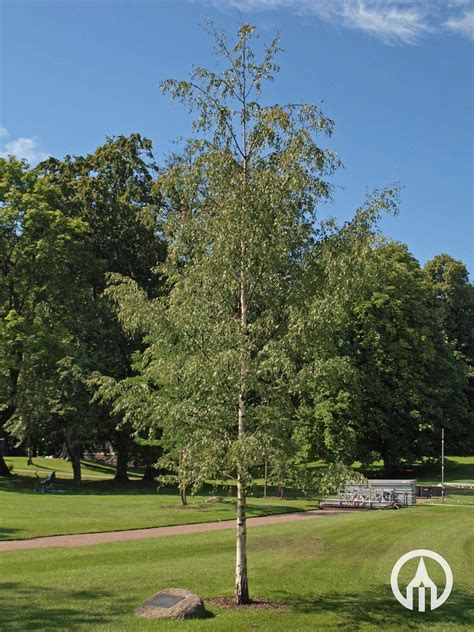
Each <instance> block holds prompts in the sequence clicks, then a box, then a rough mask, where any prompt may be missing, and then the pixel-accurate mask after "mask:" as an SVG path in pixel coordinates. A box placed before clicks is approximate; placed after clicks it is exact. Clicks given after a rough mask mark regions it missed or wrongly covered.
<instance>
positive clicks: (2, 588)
mask: <svg viewBox="0 0 474 632" xmlns="http://www.w3.org/2000/svg"><path fill="white" fill-rule="evenodd" d="M0 594H1V595H2V599H1V600H0V622H1V625H2V628H1V629H2V630H84V629H87V626H88V625H92V624H105V623H107V622H108V621H110V617H109V616H108V615H107V614H104V609H103V607H101V606H103V600H104V599H106V600H107V601H108V602H110V603H111V602H112V601H113V605H114V609H113V611H114V615H116V614H117V613H118V614H123V615H127V614H129V613H130V612H131V611H132V610H133V608H134V607H135V605H136V604H135V603H133V602H132V600H131V598H124V597H120V596H118V595H117V594H115V593H110V592H107V591H100V590H94V591H92V590H68V591H66V590H61V589H60V588H44V587H40V588H33V587H31V586H25V585H22V584H20V583H15V582H8V583H0ZM9 595H12V597H13V598H8V597H9ZM65 602H67V604H68V606H67V607H64V606H61V605H55V604H56V603H59V604H61V603H65ZM85 602H89V605H87V603H85ZM93 602H95V603H96V605H95V604H94V607H93V608H92V609H91V607H90V603H93ZM81 606H82V607H81ZM3 626H5V627H3Z"/></svg>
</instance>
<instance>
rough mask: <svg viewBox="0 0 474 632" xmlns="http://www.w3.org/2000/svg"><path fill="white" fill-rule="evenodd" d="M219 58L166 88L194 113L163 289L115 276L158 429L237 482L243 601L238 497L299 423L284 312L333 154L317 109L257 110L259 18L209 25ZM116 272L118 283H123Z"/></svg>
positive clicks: (172, 189)
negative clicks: (231, 32)
mask: <svg viewBox="0 0 474 632" xmlns="http://www.w3.org/2000/svg"><path fill="white" fill-rule="evenodd" d="M214 35H215V38H216V49H217V53H218V54H219V56H220V60H221V62H222V64H223V66H222V68H221V69H220V70H219V71H214V70H208V69H204V68H196V69H195V70H194V72H193V74H192V77H191V79H190V80H189V81H174V80H170V81H166V82H164V84H163V89H164V91H165V92H168V93H170V94H171V95H172V96H173V97H174V98H177V99H179V100H180V101H182V102H183V103H185V104H187V105H188V106H189V108H190V110H191V111H192V112H194V113H196V115H197V117H196V119H195V121H194V128H195V130H196V137H195V138H193V139H191V140H190V141H189V142H188V144H187V145H186V148H185V150H184V151H183V154H182V155H179V156H174V157H173V158H172V160H171V162H170V164H169V166H168V168H167V169H166V171H165V172H164V173H163V174H162V175H161V177H160V178H159V187H160V192H161V194H162V195H163V198H164V200H165V204H164V213H163V217H162V230H163V233H164V236H165V238H166V240H167V242H168V247H169V251H168V257H167V262H166V265H165V266H163V268H162V271H163V274H165V275H166V277H167V279H168V291H169V292H168V294H167V295H166V296H165V297H163V298H161V299H159V300H156V301H155V302H154V303H152V304H149V303H148V302H147V300H146V297H145V295H144V294H143V293H140V291H139V289H138V288H137V286H136V284H133V283H132V282H130V281H125V280H123V279H122V280H121V279H119V278H117V277H116V278H115V281H116V285H115V286H114V287H112V289H111V294H112V295H113V297H114V298H115V300H116V301H117V303H118V307H119V315H120V318H121V320H122V322H123V323H124V325H125V327H126V328H128V329H129V330H132V331H136V330H141V331H142V333H144V334H145V335H146V336H147V340H148V341H149V342H150V343H151V344H150V347H149V349H148V351H147V352H146V354H145V364H144V368H143V371H144V372H145V373H147V374H148V375H149V376H150V380H149V382H152V383H153V388H155V389H156V390H157V397H156V402H157V407H158V409H157V411H156V415H155V419H156V422H155V425H156V426H158V427H160V428H162V429H163V428H164V430H165V432H166V429H167V428H172V427H173V426H174V425H177V426H179V427H180V428H183V429H185V433H183V435H186V436H187V441H186V446H191V445H194V446H199V450H200V455H199V458H198V459H197V461H196V469H197V470H198V473H197V474H196V475H198V476H199V472H200V473H201V475H202V476H203V477H204V476H215V475H216V474H217V475H219V476H234V477H235V478H236V481H237V543H236V577H235V581H236V584H235V591H236V600H237V603H239V604H243V603H247V602H248V601H249V588H248V574H247V545H246V492H247V489H248V486H249V484H250V481H251V470H252V467H253V466H254V465H255V464H256V463H259V462H260V461H261V456H262V450H263V448H264V447H265V448H268V446H269V443H271V444H272V446H273V447H274V453H281V454H283V453H284V452H285V451H286V449H287V446H288V443H289V441H288V437H289V436H290V435H291V432H292V427H293V423H294V417H293V401H292V398H291V393H290V392H289V389H288V382H289V374H290V373H291V371H292V364H291V362H290V360H289V359H288V355H287V353H286V340H287V336H288V319H289V315H290V313H291V311H292V309H294V308H295V306H296V305H299V304H300V303H301V301H302V300H303V297H304V273H303V269H304V262H305V259H306V258H307V257H308V256H309V254H310V252H311V248H312V245H313V239H314V230H313V226H314V221H315V209H316V204H317V202H318V201H320V200H322V199H325V198H327V197H328V196H329V194H330V185H329V184H328V182H327V177H328V176H329V175H330V174H331V173H332V172H333V170H334V168H335V167H336V166H337V164H338V160H337V157H336V156H335V155H334V154H333V153H332V152H331V151H329V150H326V149H324V148H323V145H321V144H319V142H318V141H317V138H318V137H320V136H327V135H330V134H331V132H332V129H333V123H332V121H330V120H329V119H327V118H326V117H325V116H324V115H323V113H322V112H321V110H320V109H319V107H317V106H313V105H305V104H290V105H286V106H284V105H264V104H263V102H262V100H261V96H260V95H261V90H262V88H263V84H264V82H266V81H271V80H272V79H273V74H274V73H275V72H276V71H277V70H278V66H277V64H276V62H275V59H274V58H275V54H276V53H277V51H278V40H277V39H275V40H274V41H273V42H272V43H271V44H270V46H269V47H268V48H266V49H265V51H264V54H263V59H262V61H257V59H256V56H255V52H254V50H253V48H252V46H251V41H252V39H253V38H254V37H255V29H254V27H253V26H251V25H248V24H245V25H242V26H241V27H240V29H239V32H238V38H237V41H236V42H235V44H233V45H230V44H229V43H228V42H227V40H226V38H225V37H224V35H223V34H222V33H221V32H214ZM120 281H122V282H120Z"/></svg>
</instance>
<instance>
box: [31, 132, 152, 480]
mask: <svg viewBox="0 0 474 632" xmlns="http://www.w3.org/2000/svg"><path fill="white" fill-rule="evenodd" d="M42 169H43V171H44V173H45V174H46V177H47V179H48V181H50V182H52V183H54V185H55V186H57V187H59V188H60V189H61V191H62V192H63V195H64V198H65V200H66V209H67V212H68V214H69V215H70V216H71V217H77V218H79V219H80V220H81V221H83V222H85V223H86V224H87V225H88V227H89V229H90V244H91V266H92V267H93V269H94V277H93V279H92V280H91V284H90V288H89V295H88V297H87V299H86V300H85V304H84V305H83V309H82V313H83V315H84V317H83V319H82V322H81V324H80V327H78V332H77V338H78V341H79V343H80V345H81V349H82V356H86V357H87V361H86V365H87V366H88V367H89V368H90V369H91V370H92V369H95V370H96V371H100V372H101V373H103V374H106V375H109V376H112V377H114V378H116V379H124V378H126V377H127V376H128V375H129V374H130V366H131V358H132V354H133V352H134V351H135V349H136V348H137V344H136V341H133V340H131V339H130V338H129V337H127V336H126V335H124V334H123V332H122V330H121V328H120V326H119V324H118V322H117V319H116V318H115V316H114V314H113V312H112V310H111V305H110V302H109V301H108V300H107V299H106V298H105V297H104V295H103V291H104V289H105V286H106V281H105V278H106V274H107V273H110V272H115V273H119V274H123V275H127V276H128V277H130V278H132V279H134V280H136V281H137V282H138V283H139V285H140V287H143V288H144V289H145V290H146V291H147V293H148V294H149V295H150V296H152V295H153V294H154V293H156V292H157V291H158V289H159V287H160V279H159V277H158V276H157V275H156V274H154V273H153V268H154V267H155V266H156V265H157V264H158V263H159V262H160V261H162V260H163V255H164V249H163V244H162V242H161V241H160V239H159V236H158V235H157V233H156V230H155V229H156V214H157V208H158V200H159V196H158V195H157V191H156V189H155V188H154V186H153V182H154V177H155V175H156V167H155V163H154V158H153V154H152V145H151V142H150V141H149V140H148V139H146V138H142V137H141V136H140V135H139V134H132V135H130V136H128V137H126V136H118V137H115V138H109V139H107V142H106V143H105V144H104V145H102V146H101V147H99V148H97V149H96V150H95V151H94V152H93V153H92V154H90V155H87V156H79V157H71V156H67V157H66V158H65V159H64V160H62V161H59V160H55V159H50V160H48V161H47V162H45V163H43V165H42ZM90 412H91V411H90V410H88V409H87V408H86V409H85V410H84V411H83V414H84V415H85V416H86V417H87V416H88V415H89V414H90ZM97 421H98V426H99V428H98V433H99V434H98V436H99V437H102V438H103V439H104V442H106V441H110V442H111V443H112V445H113V447H114V449H115V452H116V455H117V465H116V474H115V479H116V480H117V481H123V480H127V478H128V477H127V465H128V461H129V459H130V455H131V452H132V450H133V448H134V444H133V440H132V438H131V427H130V425H129V424H128V423H127V422H125V421H124V419H123V416H120V415H119V414H113V413H112V412H111V410H110V409H104V406H102V416H101V419H98V420H97ZM77 436H80V433H79V434H78V435H77Z"/></svg>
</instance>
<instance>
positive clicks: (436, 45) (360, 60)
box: [0, 0, 474, 273]
mask: <svg viewBox="0 0 474 632" xmlns="http://www.w3.org/2000/svg"><path fill="white" fill-rule="evenodd" d="M0 5H1V33H0V47H1V48H0V52H1V66H2V67H1V78H0V80H1V86H0V87H1V103H0V128H1V129H0V154H6V153H15V154H16V155H18V156H24V157H27V158H29V159H30V160H31V161H33V162H35V161H37V160H38V159H41V158H42V157H43V156H45V155H54V156H58V157H61V156H63V155H65V154H67V153H69V154H81V153H85V152H90V151H92V150H93V149H94V148H95V147H96V146H98V145H99V144H101V143H102V142H103V140H104V138H105V136H106V135H113V134H120V133H123V134H128V133H131V132H133V131H139V132H140V133H142V134H143V135H145V136H148V137H149V138H151V139H152V140H153V143H154V147H155V153H156V155H157V157H158V159H161V158H163V157H164V156H165V155H166V154H167V153H168V152H169V151H170V149H171V143H172V141H173V139H175V138H176V137H179V136H186V135H187V134H188V133H189V131H190V128H189V118H188V115H187V113H186V112H185V110H184V109H183V108H182V107H181V106H179V105H178V104H171V103H170V102H169V100H168V98H167V97H163V96H162V95H161V94H160V91H159V87H158V85H159V82H160V81H161V80H162V79H165V78H168V77H176V78H185V77H186V76H187V74H188V71H189V70H190V68H191V65H192V64H193V63H198V64H199V65H204V66H205V65H212V64H213V63H214V60H213V56H212V54H211V44H210V42H209V38H208V36H207V34H206V33H205V32H204V30H203V29H202V28H201V25H202V24H203V22H204V20H205V19H206V16H210V17H211V18H212V19H213V20H214V22H215V23H216V25H217V26H221V27H223V28H224V29H226V30H227V31H229V32H232V31H234V30H235V29H236V28H237V26H238V24H239V22H240V20H241V19H243V20H244V21H251V22H253V23H255V24H256V25H257V26H258V28H259V31H260V33H261V39H262V41H269V40H270V39H271V37H272V35H273V34H274V32H275V31H279V32H280V34H281V46H282V47H283V48H284V49H285V52H284V53H283V54H282V55H281V57H280V63H281V68H282V70H281V73H280V75H279V76H278V78H277V81H276V82H275V83H274V84H272V85H271V86H270V87H269V90H268V92H267V93H266V95H265V97H264V98H265V100H266V101H268V102H273V101H278V102H286V101H293V102H294V101H296V100H297V101H302V100H304V101H309V102H316V103H320V102H321V101H322V102H323V106H322V107H323V110H324V112H325V114H326V115H327V116H329V117H331V118H332V119H334V120H335V123H336V131H335V134H334V136H333V138H332V139H331V141H330V144H331V146H332V147H333V148H334V149H335V150H336V151H337V152H338V154H339V155H340V157H341V159H342V160H343V162H344V165H345V168H344V169H343V170H341V171H340V173H338V174H337V176H336V177H335V179H334V182H335V184H337V185H338V189H337V191H336V194H335V197H334V203H333V204H332V205H331V206H330V207H329V208H325V209H323V210H322V212H323V213H324V214H325V215H327V214H331V215H334V216H335V217H337V218H338V219H340V220H342V219H346V218H348V217H350V215H351V214H352V212H353V210H354V209H355V208H356V207H357V206H359V205H360V204H361V203H363V200H364V198H365V195H366V193H367V192H369V191H371V190H372V189H373V188H375V187H380V186H384V185H386V184H389V183H392V182H399V183H400V184H401V185H402V186H403V191H402V202H401V206H400V214H399V216H398V217H396V218H387V219H386V220H384V222H383V229H384V232H385V233H386V234H388V235H389V236H390V237H392V238H394V239H399V240H401V241H403V242H405V243H407V244H408V246H409V248H410V250H411V251H412V252H413V254H414V255H415V256H416V257H417V258H418V259H419V260H420V262H421V263H424V262H425V261H427V260H428V259H429V258H431V257H432V256H434V255H435V254H438V253H440V252H447V253H449V254H451V255H453V256H454V257H456V258H459V259H462V260H463V261H464V262H465V263H467V265H468V267H469V269H470V271H471V273H472V271H473V269H474V248H473V245H474V234H473V188H472V183H473V177H472V176H473V169H472V167H473V85H474V84H473V54H472V53H473V48H472V45H473V32H474V3H473V2H471V0H193V1H191V0H87V1H79V0H55V1H50V0H0Z"/></svg>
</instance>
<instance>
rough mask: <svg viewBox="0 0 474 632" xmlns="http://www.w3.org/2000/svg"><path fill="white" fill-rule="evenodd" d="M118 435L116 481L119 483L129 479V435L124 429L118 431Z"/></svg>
mask: <svg viewBox="0 0 474 632" xmlns="http://www.w3.org/2000/svg"><path fill="white" fill-rule="evenodd" d="M116 435H117V441H116V442H115V445H114V448H115V451H116V453H117V463H116V465H115V476H114V481H116V482H117V483H125V482H127V481H128V480H129V478H128V471H127V470H128V456H129V445H128V437H127V436H126V435H125V433H124V431H117V433H116Z"/></svg>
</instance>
